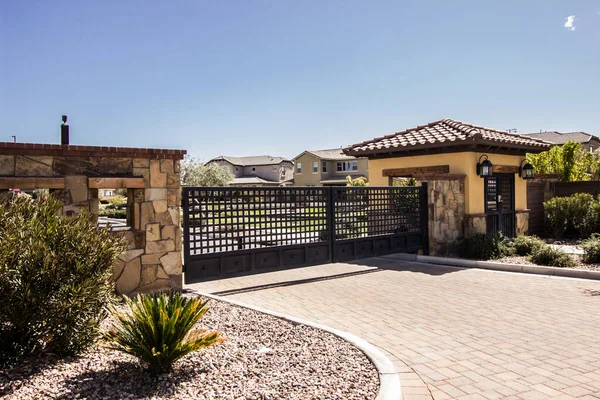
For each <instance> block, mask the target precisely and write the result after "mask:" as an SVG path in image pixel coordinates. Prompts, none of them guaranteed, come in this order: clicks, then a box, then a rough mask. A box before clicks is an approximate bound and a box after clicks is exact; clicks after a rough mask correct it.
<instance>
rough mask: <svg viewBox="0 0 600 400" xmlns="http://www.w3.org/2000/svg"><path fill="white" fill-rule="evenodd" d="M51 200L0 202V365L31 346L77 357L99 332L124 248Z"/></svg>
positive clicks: (84, 215) (85, 217)
mask: <svg viewBox="0 0 600 400" xmlns="http://www.w3.org/2000/svg"><path fill="white" fill-rule="evenodd" d="M61 207H62V204H61V203H60V202H59V201H58V200H56V199H54V198H52V197H41V198H40V199H38V200H37V201H31V200H30V199H29V198H27V197H14V198H12V199H7V198H3V199H0V215H2V218H0V242H1V243H2V245H1V246H0V362H1V361H2V360H3V361H10V360H15V359H17V358H19V357H21V356H23V355H26V354H31V353H34V352H36V351H38V350H47V351H49V352H52V353H55V354H58V355H70V354H76V353H78V352H80V351H82V350H84V349H85V348H87V347H88V346H89V345H90V344H92V343H93V342H94V341H95V340H96V339H97V337H98V334H99V332H98V328H99V324H100V322H101V321H102V319H103V318H104V317H105V316H106V313H105V312H103V310H104V307H105V305H106V302H107V301H109V300H110V299H111V298H112V296H113V294H114V282H113V281H112V266H113V262H114V260H115V258H116V257H117V256H118V255H119V254H120V253H121V252H123V251H124V250H125V249H126V248H127V245H126V243H125V242H124V241H123V239H122V238H120V237H117V236H114V235H111V234H110V233H109V232H108V231H106V230H103V229H98V227H97V226H96V224H95V223H94V222H92V220H91V218H90V215H89V214H87V213H85V212H82V213H81V214H79V215H76V216H74V217H73V218H66V217H63V216H59V214H60V210H61Z"/></svg>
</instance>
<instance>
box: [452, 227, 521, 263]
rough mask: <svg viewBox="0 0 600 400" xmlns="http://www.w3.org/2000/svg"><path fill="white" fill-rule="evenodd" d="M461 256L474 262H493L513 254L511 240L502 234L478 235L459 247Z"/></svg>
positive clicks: (469, 238)
mask: <svg viewBox="0 0 600 400" xmlns="http://www.w3.org/2000/svg"><path fill="white" fill-rule="evenodd" d="M459 253H460V256H461V257H463V258H470V259H474V260H493V259H496V258H500V257H504V256H508V255H511V254H512V249H511V247H510V241H509V239H507V238H505V237H504V236H502V235H501V234H497V235H489V234H484V233H477V234H475V235H473V236H471V237H468V238H466V239H465V240H464V241H463V242H462V244H461V246H460V247H459Z"/></svg>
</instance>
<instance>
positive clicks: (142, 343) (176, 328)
mask: <svg viewBox="0 0 600 400" xmlns="http://www.w3.org/2000/svg"><path fill="white" fill-rule="evenodd" d="M125 302H126V305H127V309H126V310H125V311H119V310H118V309H117V308H115V307H110V308H109V311H110V313H111V314H112V315H113V317H114V318H115V319H116V321H117V322H116V323H115V324H113V326H112V327H111V329H109V330H108V331H107V332H106V333H104V335H103V336H104V338H105V339H106V340H107V341H108V344H107V345H106V347H108V348H110V349H113V350H118V351H122V352H124V353H127V354H130V355H132V356H134V357H137V358H138V359H139V360H140V363H141V364H143V365H144V366H145V367H146V368H147V369H148V370H150V371H152V372H167V371H169V370H171V367H172V365H173V363H174V362H175V361H177V360H179V359H180V358H181V357H183V356H185V355H186V354H189V353H192V352H195V351H198V350H200V349H203V348H205V347H208V346H211V345H213V344H215V343H218V342H222V341H223V340H224V339H223V338H222V337H221V335H220V333H219V332H216V331H215V332H207V331H200V330H192V329H193V327H194V325H195V324H196V322H198V321H199V320H200V319H201V318H202V316H204V314H205V313H206V311H208V308H206V307H205V306H206V304H207V303H208V300H206V301H202V300H200V299H199V298H186V297H183V296H182V295H181V294H180V293H176V292H162V293H153V294H147V295H138V296H137V297H135V298H134V299H129V298H127V297H125Z"/></svg>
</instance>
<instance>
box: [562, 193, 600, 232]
mask: <svg viewBox="0 0 600 400" xmlns="http://www.w3.org/2000/svg"><path fill="white" fill-rule="evenodd" d="M569 201H570V205H569V210H570V213H571V216H570V218H569V221H570V222H571V223H572V224H573V227H574V228H575V229H576V230H577V231H578V232H579V235H580V237H582V238H586V237H588V236H590V234H591V233H592V232H594V230H596V228H597V226H598V204H597V202H596V200H595V199H594V196H592V195H591V194H589V193H575V194H574V195H572V196H571V197H569Z"/></svg>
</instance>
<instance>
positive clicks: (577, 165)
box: [527, 141, 600, 182]
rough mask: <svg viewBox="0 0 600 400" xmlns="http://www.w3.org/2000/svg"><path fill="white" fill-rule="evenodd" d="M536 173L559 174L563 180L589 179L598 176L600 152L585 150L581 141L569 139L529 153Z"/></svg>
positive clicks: (528, 160)
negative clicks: (591, 152) (542, 150)
mask: <svg viewBox="0 0 600 400" xmlns="http://www.w3.org/2000/svg"><path fill="white" fill-rule="evenodd" d="M527 162H529V163H531V165H533V168H534V170H535V173H536V174H557V175H558V179H559V180H560V181H561V182H568V181H589V180H590V179H592V177H593V176H598V172H599V170H600V168H599V167H600V153H598V154H596V155H593V154H590V153H589V152H586V151H583V150H582V148H581V144H580V143H575V142H573V141H568V142H567V143H565V144H563V145H562V146H554V147H553V148H551V149H550V150H549V151H545V152H543V153H540V154H527Z"/></svg>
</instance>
